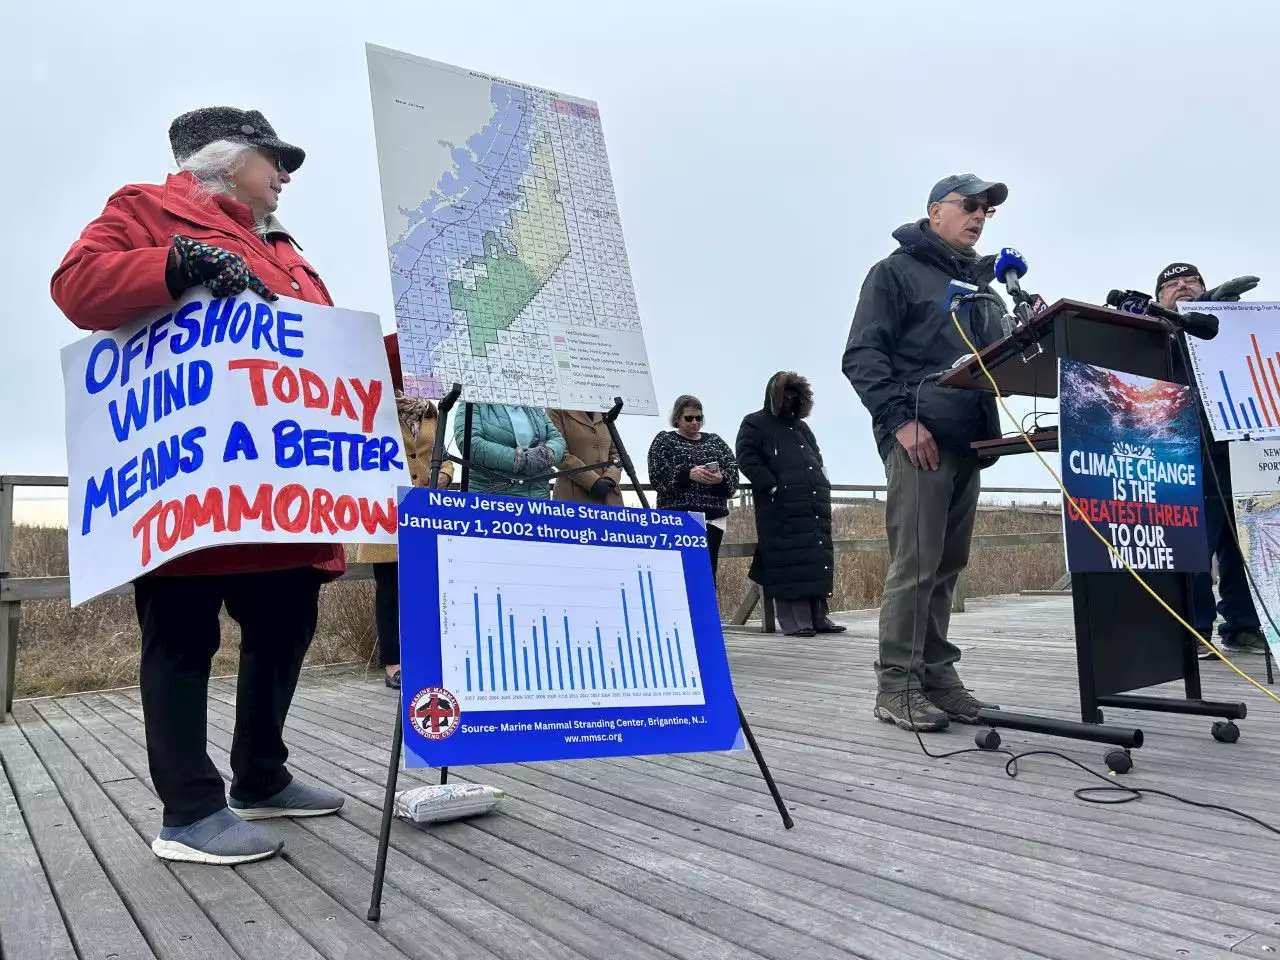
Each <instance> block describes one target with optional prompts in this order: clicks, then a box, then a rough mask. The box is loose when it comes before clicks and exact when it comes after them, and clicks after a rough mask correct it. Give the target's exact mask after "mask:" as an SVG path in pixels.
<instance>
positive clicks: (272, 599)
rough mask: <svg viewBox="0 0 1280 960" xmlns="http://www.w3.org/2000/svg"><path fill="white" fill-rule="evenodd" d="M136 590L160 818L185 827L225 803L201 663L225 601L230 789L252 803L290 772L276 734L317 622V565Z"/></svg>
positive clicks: (177, 580)
mask: <svg viewBox="0 0 1280 960" xmlns="http://www.w3.org/2000/svg"><path fill="white" fill-rule="evenodd" d="M134 597H135V604H136V606H137V610H138V625H139V626H140V627H141V628H142V712H143V720H144V725H145V727H146V731H147V762H148V765H149V766H150V769H151V780H152V782H153V783H154V784H155V787H156V793H158V794H159V795H160V800H161V802H162V803H163V804H164V825H165V826H166V827H180V826H185V825H187V824H189V823H194V822H195V821H197V820H200V819H202V818H204V817H207V816H209V815H210V814H212V813H216V812H217V811H219V810H221V809H222V808H223V807H225V806H226V805H227V801H226V795H225V793H224V789H223V784H222V777H221V776H220V775H219V774H218V770H217V768H216V767H215V766H214V765H213V761H212V760H210V759H209V754H208V730H207V724H208V705H207V701H208V696H209V672H210V669H211V666H212V663H213V655H214V654H215V653H216V652H217V650H218V646H219V644H220V643H221V636H220V635H219V629H218V614H219V612H220V611H221V609H222V605H223V604H224V603H225V604H226V607H227V612H228V613H229V614H230V615H231V616H232V618H233V619H234V620H235V621H236V622H237V623H238V624H240V636H241V641H240V676H239V678H238V681H237V685H236V725H235V733H234V734H233V736H232V742H231V771H232V781H231V795H232V796H234V797H235V798H236V799H237V800H243V801H247V802H249V803H254V802H256V801H259V800H265V799H266V798H267V797H270V796H272V795H273V794H276V793H279V792H280V791H281V790H283V789H284V788H285V787H287V786H288V785H289V782H290V781H291V780H292V779H293V778H292V777H291V776H290V775H289V772H288V771H287V770H286V769H285V766H284V762H285V760H286V759H287V758H288V756H289V751H288V750H287V749H286V747H285V745H284V739H283V736H282V733H283V730H284V721H285V716H286V715H287V714H288V712H289V705H290V704H291V703H292V701H293V692H294V688H295V687H297V685H298V674H299V672H300V671H301V669H302V660H303V658H304V657H305V656H306V653H307V648H308V647H309V646H310V645H311V638H312V637H313V636H314V635H315V631H316V617H317V612H318V604H319V598H320V575H319V574H318V573H317V571H315V570H314V569H311V568H309V567H306V568H299V569H293V570H279V571H272V572H270V573H241V574H225V575H218V576H209V577H142V578H140V579H139V580H137V581H135V582H134Z"/></svg>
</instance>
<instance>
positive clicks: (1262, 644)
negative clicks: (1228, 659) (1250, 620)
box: [1222, 630, 1267, 656]
mask: <svg viewBox="0 0 1280 960" xmlns="http://www.w3.org/2000/svg"><path fill="white" fill-rule="evenodd" d="M1222 649H1223V651H1224V652H1225V653H1226V654H1227V655H1228V656H1230V655H1231V654H1233V653H1253V654H1257V655H1258V656H1262V655H1263V654H1265V653H1266V652H1267V639H1266V637H1264V636H1263V635H1262V634H1261V633H1259V632H1258V631H1257V630H1241V631H1239V632H1238V633H1233V634H1232V635H1231V636H1229V637H1223V638H1222Z"/></svg>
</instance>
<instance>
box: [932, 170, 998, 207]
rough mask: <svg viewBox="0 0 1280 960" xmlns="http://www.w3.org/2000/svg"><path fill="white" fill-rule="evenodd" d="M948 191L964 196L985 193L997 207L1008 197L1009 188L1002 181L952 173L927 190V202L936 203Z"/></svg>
mask: <svg viewBox="0 0 1280 960" xmlns="http://www.w3.org/2000/svg"><path fill="white" fill-rule="evenodd" d="M949 193H958V194H960V195H961V196H964V197H972V196H976V195H977V194H979V193H985V194H986V195H987V199H988V200H990V201H991V203H992V205H994V206H997V207H998V206H1000V204H1002V203H1004V202H1005V201H1006V200H1008V199H1009V188H1008V187H1006V186H1005V185H1004V184H1003V183H991V182H988V181H986V180H983V179H982V178H981V177H979V176H978V175H977V174H973V173H953V174H952V175H951V176H949V177H943V178H942V179H941V180H939V181H938V182H937V183H935V184H934V185H933V189H932V190H930V191H929V203H931V204H933V203H937V202H938V201H939V200H941V199H942V198H943V197H945V196H946V195H947V194H949ZM926 206H927V205H926Z"/></svg>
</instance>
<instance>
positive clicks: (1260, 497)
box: [1231, 440, 1280, 659]
mask: <svg viewBox="0 0 1280 960" xmlns="http://www.w3.org/2000/svg"><path fill="white" fill-rule="evenodd" d="M1231 494H1232V497H1233V499H1234V507H1235V514H1236V533H1237V535H1238V536H1239V538H1240V552H1241V554H1242V555H1243V557H1244V564H1245V568H1246V569H1247V570H1248V571H1249V587H1250V593H1251V594H1252V596H1253V605H1254V609H1255V610H1256V611H1257V613H1258V620H1259V622H1260V623H1261V624H1262V626H1261V627H1260V629H1261V631H1262V634H1263V636H1265V637H1266V638H1267V643H1268V644H1269V645H1270V646H1271V653H1272V656H1274V657H1276V658H1277V659H1280V634H1277V632H1276V630H1275V628H1274V627H1272V626H1271V623H1270V620H1275V621H1276V622H1277V623H1280V440H1237V441H1235V442H1233V443H1232V444H1231ZM1268 613H1269V614H1270V617H1268Z"/></svg>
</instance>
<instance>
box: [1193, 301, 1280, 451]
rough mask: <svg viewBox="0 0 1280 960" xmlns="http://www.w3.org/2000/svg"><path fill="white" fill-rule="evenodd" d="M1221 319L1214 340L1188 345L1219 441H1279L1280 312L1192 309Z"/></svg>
mask: <svg viewBox="0 0 1280 960" xmlns="http://www.w3.org/2000/svg"><path fill="white" fill-rule="evenodd" d="M1179 306H1180V309H1181V308H1182V307H1195V308H1196V309H1198V310H1201V311H1204V312H1211V313H1213V314H1215V315H1216V316H1217V317H1218V320H1219V324H1220V325H1219V332H1218V335H1217V336H1216V337H1214V338H1213V339H1212V340H1197V339H1188V341H1187V346H1188V348H1189V349H1190V351H1191V361H1192V366H1193V368H1194V370H1195V375H1196V382H1197V385H1198V386H1199V388H1200V394H1201V396H1202V397H1203V400H1204V406H1205V413H1206V414H1207V415H1208V418H1209V423H1210V425H1211V426H1212V427H1213V433H1214V437H1215V438H1216V439H1219V440H1230V439H1241V438H1244V437H1253V438H1255V439H1256V438H1263V437H1275V436H1280V335H1278V333H1277V330H1276V326H1275V324H1276V321H1277V320H1280V307H1278V306H1277V305H1276V304H1268V303H1211V304H1210V303H1199V302H1196V303H1190V304H1181V305H1179Z"/></svg>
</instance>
